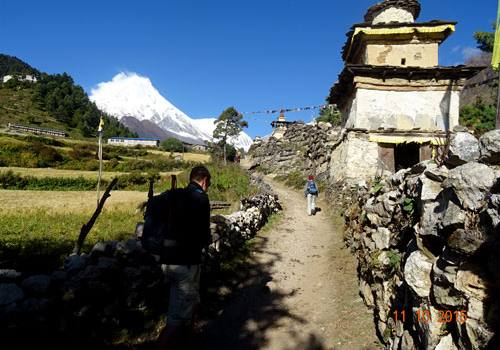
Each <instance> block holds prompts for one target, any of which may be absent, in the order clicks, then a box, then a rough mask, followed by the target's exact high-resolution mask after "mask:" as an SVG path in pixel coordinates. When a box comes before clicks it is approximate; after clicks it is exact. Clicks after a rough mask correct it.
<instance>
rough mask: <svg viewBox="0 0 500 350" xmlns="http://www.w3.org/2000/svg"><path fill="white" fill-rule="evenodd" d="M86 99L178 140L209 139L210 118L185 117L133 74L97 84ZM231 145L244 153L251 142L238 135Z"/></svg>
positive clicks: (115, 114)
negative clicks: (145, 122)
mask: <svg viewBox="0 0 500 350" xmlns="http://www.w3.org/2000/svg"><path fill="white" fill-rule="evenodd" d="M90 99H91V100H92V101H93V102H95V103H96V105H97V106H98V107H99V108H100V109H102V110H103V111H105V112H106V113H109V114H111V115H113V116H115V117H117V118H119V119H121V118H122V117H124V116H133V117H135V118H136V119H138V120H140V121H150V122H152V123H154V124H156V125H158V126H159V127H160V128H161V129H163V130H164V131H165V132H167V133H169V134H174V135H177V136H178V137H179V138H180V139H186V138H188V139H194V140H196V141H198V142H199V143H203V142H204V141H211V140H212V133H213V130H214V129H215V125H214V124H213V121H214V119H210V120H211V122H207V120H205V119H201V121H200V122H198V121H197V120H193V119H191V118H189V117H188V116H187V115H186V114H185V113H184V112H182V111H181V110H179V109H178V108H177V107H175V106H174V105H173V104H172V103H170V102H169V101H168V100H167V99H165V98H164V97H163V96H162V95H161V94H160V93H159V92H158V90H156V88H155V87H154V86H153V84H152V83H151V80H150V79H149V78H147V77H143V76H140V75H138V74H136V73H119V74H117V75H116V76H115V77H114V78H113V79H112V80H111V81H108V82H102V83H99V84H98V85H97V86H96V87H95V88H93V89H92V90H91V94H90ZM231 143H234V145H235V146H236V147H238V148H241V147H242V148H244V149H245V150H247V149H248V148H250V145H251V143H252V140H251V138H250V137H249V136H248V135H246V134H245V133H242V134H241V135H240V136H239V137H238V138H235V139H234V140H232V142H231Z"/></svg>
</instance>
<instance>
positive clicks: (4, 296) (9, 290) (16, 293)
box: [0, 283, 24, 306]
mask: <svg viewBox="0 0 500 350" xmlns="http://www.w3.org/2000/svg"><path fill="white" fill-rule="evenodd" d="M23 299H24V292H23V290H22V289H21V288H19V287H18V286H17V285H16V284H14V283H0V306H3V305H9V304H11V303H15V302H17V301H20V300H23Z"/></svg>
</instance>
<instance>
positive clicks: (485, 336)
mask: <svg viewBox="0 0 500 350" xmlns="http://www.w3.org/2000/svg"><path fill="white" fill-rule="evenodd" d="M465 330H466V332H467V336H468V338H469V342H470V345H471V347H470V348H471V349H473V350H482V349H488V348H489V347H488V344H489V342H490V341H491V339H492V338H493V336H494V335H495V333H493V332H492V331H491V330H489V329H488V328H487V327H486V325H484V324H482V323H480V322H478V321H476V320H473V319H467V322H465Z"/></svg>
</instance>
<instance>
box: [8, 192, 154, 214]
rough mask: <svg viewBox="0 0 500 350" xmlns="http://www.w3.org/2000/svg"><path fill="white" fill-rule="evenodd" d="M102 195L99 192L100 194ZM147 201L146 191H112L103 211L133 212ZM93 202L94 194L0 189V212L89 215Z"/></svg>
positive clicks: (95, 197) (94, 203) (94, 205)
mask: <svg viewBox="0 0 500 350" xmlns="http://www.w3.org/2000/svg"><path fill="white" fill-rule="evenodd" d="M101 195H102V192H101ZM146 199H147V193H146V192H137V191H112V192H111V197H110V198H108V200H107V201H106V204H105V209H106V210H108V211H109V210H115V209H120V210H135V209H136V208H137V207H138V205H139V204H140V203H142V202H144V201H146ZM96 202H97V195H96V192H94V191H72V192H68V191H15V190H0V211H1V212H2V213H9V212H10V213H13V212H24V211H29V210H44V211H46V212H47V213H72V212H75V213H82V212H86V213H91V212H92V211H93V210H94V209H95V207H96Z"/></svg>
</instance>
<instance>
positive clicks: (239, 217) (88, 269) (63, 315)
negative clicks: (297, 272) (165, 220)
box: [0, 194, 281, 349]
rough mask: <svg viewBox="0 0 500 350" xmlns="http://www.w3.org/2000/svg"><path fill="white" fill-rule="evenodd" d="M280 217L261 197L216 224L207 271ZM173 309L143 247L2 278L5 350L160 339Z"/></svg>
mask: <svg viewBox="0 0 500 350" xmlns="http://www.w3.org/2000/svg"><path fill="white" fill-rule="evenodd" d="M279 210H281V205H280V203H279V201H278V198H277V196H275V195H273V194H261V195H257V196H255V197H253V198H251V199H247V200H243V202H242V207H241V210H240V211H238V212H236V213H233V214H231V215H227V216H226V215H216V216H213V217H212V222H213V223H212V234H213V237H214V243H213V244H212V245H211V246H210V247H209V248H208V249H207V252H206V254H205V256H204V259H205V263H206V266H208V268H213V266H214V265H215V264H217V263H220V262H223V261H224V260H225V259H230V258H231V257H232V256H234V254H236V252H237V250H238V248H239V247H241V245H242V244H243V243H244V242H245V241H246V240H248V239H250V238H252V237H254V236H255V235H256V233H257V232H258V230H259V229H260V228H261V227H262V226H263V225H264V224H265V223H266V222H267V220H268V218H269V216H270V215H271V214H273V213H276V212H278V211H279ZM167 304H168V285H167V284H166V283H165V280H164V275H163V274H162V271H161V269H160V266H159V264H158V263H157V262H156V261H155V259H154V258H153V257H152V256H151V255H150V254H149V253H147V252H146V251H145V250H144V249H143V248H142V246H141V243H140V242H139V241H137V240H136V239H129V240H127V241H121V242H117V241H108V242H99V243H97V244H96V245H95V246H94V247H93V248H92V249H91V251H90V252H89V253H88V254H85V253H83V254H81V255H73V256H69V257H68V258H67V259H66V260H65V262H64V265H63V266H61V268H59V269H58V270H56V271H52V272H50V273H47V274H39V275H26V274H24V273H20V272H18V271H15V270H7V269H4V270H0V338H1V339H2V340H1V342H2V346H6V347H5V349H14V348H15V349H23V348H33V347H32V346H33V345H36V346H37V347H38V348H50V349H68V348H69V346H71V347H72V348H80V347H85V346H94V347H92V348H103V347H104V346H105V345H106V344H107V345H110V344H111V343H112V342H114V341H116V340H117V339H121V340H122V341H123V340H127V339H132V338H136V337H137V336H141V335H144V334H148V333H154V330H155V328H156V327H157V325H158V321H159V320H160V319H161V317H162V315H163V314H164V313H165V312H166V307H167ZM9 346H10V347H9ZM96 346H97V347H96Z"/></svg>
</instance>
